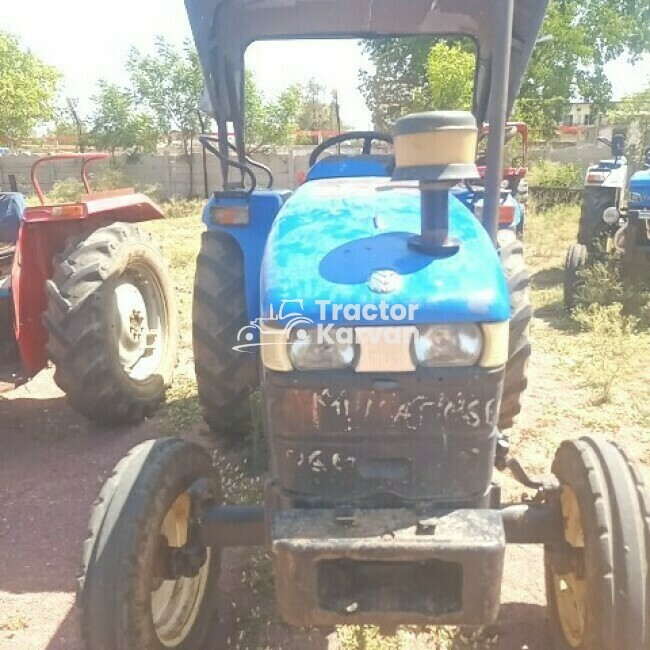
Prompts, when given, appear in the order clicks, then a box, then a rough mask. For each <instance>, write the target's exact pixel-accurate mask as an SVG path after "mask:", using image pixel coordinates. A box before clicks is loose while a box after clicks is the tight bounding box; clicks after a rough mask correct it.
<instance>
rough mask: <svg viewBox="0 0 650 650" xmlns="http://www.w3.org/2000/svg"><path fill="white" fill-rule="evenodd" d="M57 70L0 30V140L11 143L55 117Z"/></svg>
mask: <svg viewBox="0 0 650 650" xmlns="http://www.w3.org/2000/svg"><path fill="white" fill-rule="evenodd" d="M59 79H60V74H59V72H58V71H57V70H56V68H54V67H52V66H49V65H46V64H44V63H43V62H42V61H40V59H38V58H37V57H36V56H35V55H34V54H32V53H31V52H30V51H29V50H26V49H23V48H21V46H20V42H19V40H18V39H17V38H16V37H14V36H12V35H11V34H8V33H6V32H0V144H7V145H14V144H15V143H16V142H17V141H18V140H19V139H20V138H24V137H27V136H29V135H31V133H32V132H33V130H34V129H35V128H36V127H37V126H38V125H39V124H42V123H44V122H47V121H48V120H51V119H52V118H53V117H54V106H55V104H54V99H55V95H56V89H57V83H58V81H59Z"/></svg>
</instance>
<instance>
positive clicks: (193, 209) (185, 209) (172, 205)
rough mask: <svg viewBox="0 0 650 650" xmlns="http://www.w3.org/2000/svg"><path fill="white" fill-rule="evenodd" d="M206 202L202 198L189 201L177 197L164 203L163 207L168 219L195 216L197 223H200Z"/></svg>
mask: <svg viewBox="0 0 650 650" xmlns="http://www.w3.org/2000/svg"><path fill="white" fill-rule="evenodd" d="M204 203H205V201H203V200H202V199H194V200H192V201H187V200H183V199H178V198H175V199H171V200H170V201H166V202H165V203H163V206H162V207H163V211H164V213H165V218H166V219H185V218H186V217H193V218H194V219H195V220H196V223H200V222H201V213H202V211H203V205H204Z"/></svg>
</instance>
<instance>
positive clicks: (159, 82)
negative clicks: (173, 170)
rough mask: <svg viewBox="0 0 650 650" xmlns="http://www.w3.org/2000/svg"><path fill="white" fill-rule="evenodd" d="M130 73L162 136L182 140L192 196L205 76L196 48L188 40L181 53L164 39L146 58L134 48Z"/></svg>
mask: <svg viewBox="0 0 650 650" xmlns="http://www.w3.org/2000/svg"><path fill="white" fill-rule="evenodd" d="M127 69H128V71H129V73H130V75H131V81H132V83H133V87H134V89H135V92H136V95H137V97H138V99H139V101H141V102H142V103H143V104H144V105H145V106H146V107H147V108H148V109H149V110H150V112H151V113H152V114H153V115H154V116H155V118H156V122H157V124H158V128H159V129H160V131H161V132H163V133H167V134H168V137H171V132H172V131H178V132H179V133H180V136H181V142H182V145H183V153H184V155H185V157H186V159H187V161H188V164H189V168H190V192H191V188H192V187H194V159H193V156H192V154H193V153H194V138H196V136H197V134H198V133H199V132H200V128H201V122H200V119H199V113H198V107H199V98H200V97H201V91H202V89H203V73H202V72H201V64H200V63H199V56H198V53H197V51H196V48H195V47H194V44H193V43H192V42H191V41H189V40H186V41H185V42H184V43H183V47H182V48H181V49H180V50H179V49H177V48H176V47H175V46H174V45H172V44H171V43H168V42H167V41H166V40H165V39H164V38H163V37H162V36H158V37H157V38H156V41H155V52H154V54H151V55H144V54H142V53H141V52H139V51H138V50H137V49H135V48H133V49H132V50H131V53H130V55H129V60H128V62H127Z"/></svg>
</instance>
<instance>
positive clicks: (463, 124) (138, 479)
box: [79, 0, 650, 650]
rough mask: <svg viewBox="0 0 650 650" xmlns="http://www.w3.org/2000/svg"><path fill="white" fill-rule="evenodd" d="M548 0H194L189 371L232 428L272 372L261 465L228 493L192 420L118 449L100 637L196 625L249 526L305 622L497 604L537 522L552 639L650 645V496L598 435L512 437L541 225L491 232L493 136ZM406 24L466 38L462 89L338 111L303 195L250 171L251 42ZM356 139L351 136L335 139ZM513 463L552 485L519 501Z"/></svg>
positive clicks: (283, 601) (291, 616)
mask: <svg viewBox="0 0 650 650" xmlns="http://www.w3.org/2000/svg"><path fill="white" fill-rule="evenodd" d="M546 5H547V3H546V0H517V2H514V0H437V1H436V2H433V3H432V2H431V0H414V1H413V2H409V3H404V2H398V1H397V0H287V1H283V2H277V1H276V0H256V1H255V2H247V1H245V0H244V1H237V2H234V1H231V0H186V6H187V9H188V14H189V18H190V23H191V25H192V29H193V32H194V37H195V40H196V43H197V47H198V51H199V56H200V58H201V61H202V65H203V70H204V73H205V77H206V83H207V87H208V90H209V92H210V95H211V100H212V106H213V108H214V112H215V117H216V119H217V125H218V132H219V137H218V141H217V142H216V143H215V142H212V141H210V140H208V139H205V138H204V139H203V144H204V146H206V147H207V148H208V149H209V150H210V151H212V152H213V153H214V154H215V155H216V156H217V157H218V158H219V159H220V161H221V163H222V175H223V187H222V189H220V190H219V191H217V192H216V193H215V195H214V196H213V198H212V199H211V200H210V201H209V202H208V205H207V206H206V210H205V212H204V221H205V222H206V224H207V225H208V230H207V232H205V233H204V234H203V239H202V247H201V252H200V255H199V258H198V260H197V274H196V284H195V295H194V313H193V318H194V330H193V334H194V354H195V363H196V371H197V379H198V383H199V395H200V399H201V403H202V405H203V408H204V411H205V414H206V419H207V421H208V423H209V424H210V427H211V428H212V429H213V430H214V431H215V432H216V433H218V434H222V435H224V434H225V435H230V436H232V435H235V434H237V433H239V435H243V433H244V432H245V430H246V427H247V426H248V425H247V424H246V420H247V419H248V417H249V410H250V407H249V405H248V396H249V393H250V391H251V390H253V389H258V388H259V390H260V391H261V395H262V400H261V404H262V411H263V413H262V416H263V421H264V428H265V433H266V435H267V438H268V441H269V447H270V450H271V468H270V473H269V478H268V481H267V484H266V491H265V497H264V501H263V503H261V504H258V505H247V506H235V505H230V504H224V503H223V497H222V490H221V484H220V480H219V477H218V476H217V475H216V469H215V467H214V466H213V462H212V458H211V456H210V454H209V453H208V451H207V450H206V449H204V448H203V447H202V446H199V445H197V444H194V443H190V442H188V441H184V440H182V439H179V438H165V439H157V440H151V441H148V442H145V443H142V444H141V445H139V446H137V447H135V448H134V449H133V450H132V451H131V452H130V453H129V455H128V456H126V457H125V458H124V459H123V460H122V461H121V462H120V463H119V464H118V465H117V467H116V468H115V471H114V472H113V473H112V474H111V476H110V477H109V479H108V480H107V482H106V484H105V485H104V488H103V490H102V493H101V495H100V498H99V500H98V501H97V504H96V506H95V508H94V511H93V514H92V516H91V521H90V526H89V531H90V534H89V537H88V539H87V540H86V542H85V544H84V551H83V571H82V575H81V578H80V590H79V604H80V606H81V609H82V614H81V621H82V626H83V629H84V631H85V636H86V640H87V643H88V647H89V648H90V650H98V649H101V650H117V649H118V648H138V649H139V650H161V649H162V648H175V649H177V650H195V649H197V648H199V647H201V644H202V643H203V641H204V639H206V638H207V636H208V634H209V630H210V626H211V624H212V623H213V622H214V619H215V617H216V605H217V598H216V595H217V590H218V588H219V587H218V577H219V570H220V565H221V551H222V550H223V549H225V548H228V547H237V546H265V547H267V548H268V549H269V550H270V552H271V555H272V558H273V563H274V568H275V589H276V599H277V604H278V608H279V612H280V614H281V616H282V617H283V619H284V620H285V621H287V622H288V623H290V624H292V625H298V626H311V625H316V626H331V625H337V624H342V623H347V624H352V625H363V624H376V625H386V626H391V627H392V626H396V625H399V624H426V625H430V624H443V625H444V624H451V625H457V624H461V625H482V624H487V623H492V622H494V620H495V619H496V616H497V614H498V611H499V604H500V585H501V579H502V572H503V563H504V556H505V547H506V543H518V544H525V543H528V544H543V545H544V554H545V570H546V582H547V598H548V612H549V619H550V627H551V633H552V638H553V641H554V643H555V646H556V648H557V649H558V650H566V649H567V648H581V649H583V650H587V649H592V650H615V649H619V648H625V649H626V650H647V647H648V642H649V639H650V636H649V633H650V630H648V627H647V617H646V609H647V603H648V602H649V601H648V596H649V594H648V588H647V583H648V577H649V574H648V547H649V545H650V532H649V531H648V526H647V520H646V516H647V512H648V506H647V504H648V497H647V495H646V492H645V488H644V486H643V482H642V479H641V478H640V475H639V473H638V472H637V471H636V469H635V468H634V465H633V463H632V462H631V461H629V459H628V458H627V456H626V455H625V454H624V452H623V451H621V450H620V449H619V448H618V447H616V446H614V445H613V444H611V443H609V442H606V441H604V440H603V439H601V438H599V437H596V436H589V437H584V438H582V439H580V440H572V441H566V442H564V443H563V444H562V445H561V446H560V448H559V449H558V451H557V453H556V456H555V459H554V461H553V466H552V472H553V475H552V476H549V477H546V478H543V479H534V478H531V477H530V476H528V475H527V474H526V472H525V471H524V470H523V468H522V467H521V466H520V465H519V463H518V462H517V461H516V460H515V459H514V458H512V457H511V456H509V455H508V445H507V439H506V437H505V433H504V431H506V430H507V429H508V428H510V427H511V426H512V425H513V420H514V418H515V416H516V415H517V413H518V412H519V410H520V403H521V396H522V394H523V392H524V390H525V388H526V384H527V375H526V368H527V365H528V360H529V357H530V351H531V347H530V342H529V324H530V320H531V316H532V310H531V305H530V301H529V297H528V286H529V282H530V276H529V273H528V271H527V270H526V268H525V265H524V261H523V245H522V243H521V242H520V241H517V239H516V233H515V232H514V231H512V230H509V231H508V230H504V231H501V232H500V231H499V216H500V211H501V207H502V206H501V204H502V194H501V183H502V169H503V147H504V137H505V129H506V121H507V117H508V114H509V111H510V110H511V108H512V105H513V103H514V100H515V97H516V95H517V92H518V89H519V85H520V82H521V79H522V77H523V75H524V72H525V69H526V65H527V63H528V60H529V58H530V55H531V53H532V50H533V47H534V44H535V41H536V38H537V36H538V32H539V29H540V27H541V24H542V20H543V17H544V13H545V9H546ZM414 34H422V35H425V36H432V35H436V34H442V35H444V36H445V37H446V38H448V37H450V36H454V35H462V36H470V37H471V38H473V39H474V40H475V42H476V43H477V57H478V61H477V75H476V88H475V101H474V109H473V112H472V113H469V112H462V111H449V112H432V113H422V114H415V115H408V116H405V117H403V118H401V119H399V120H398V121H397V123H396V124H395V126H394V129H393V133H392V134H390V135H389V134H386V133H381V132H372V131H371V132H360V133H359V132H356V133H351V134H342V135H340V136H337V137H335V138H333V139H331V140H328V141H326V142H324V143H323V144H322V145H319V147H317V149H316V150H315V151H314V152H313V154H312V157H311V161H310V163H311V169H310V172H309V175H308V179H307V182H305V183H304V184H303V185H302V186H301V187H300V188H299V189H298V190H296V192H295V193H291V192H288V191H283V190H275V189H274V188H273V187H272V184H271V183H270V182H269V183H267V184H268V185H269V187H267V188H266V189H258V188H257V177H258V175H261V174H260V172H262V173H263V170H261V169H260V168H259V166H258V167H256V166H255V165H254V164H252V163H251V161H250V160H249V159H247V156H246V154H245V142H244V130H243V105H244V103H243V97H242V93H243V79H244V51H245V50H246V47H247V46H248V45H249V44H250V43H251V42H253V41H255V40H259V39H271V38H292V37H293V38H298V37H312V38H318V37H344V36H347V37H350V38H372V37H381V36H391V37H396V36H400V35H404V36H407V35H408V36H412V35H414ZM488 115H489V123H490V133H489V141H488V146H487V156H486V158H487V159H486V176H485V182H484V189H483V191H482V192H481V197H480V198H482V199H483V206H482V210H479V211H477V210H476V203H477V202H478V200H479V198H478V197H477V192H476V191H475V190H474V187H473V182H474V181H476V180H477V179H478V177H479V173H478V170H477V166H476V150H477V140H478V132H479V129H478V126H477V125H479V124H483V123H484V122H485V121H488V120H487V119H486V118H487V117H488ZM229 123H232V125H233V128H234V133H235V142H234V143H230V142H229V141H228V132H229ZM347 139H349V140H352V141H353V142H359V141H360V142H362V143H363V144H362V147H361V151H360V153H359V154H358V155H348V156H341V155H331V156H329V157H325V158H321V157H320V156H321V154H324V153H325V151H326V149H328V148H329V147H332V146H336V145H337V144H340V143H341V142H342V141H345V140H347ZM375 141H380V142H382V143H383V144H384V145H385V144H392V146H393V152H392V153H374V152H373V146H372V145H373V142H375ZM215 145H216V146H215ZM231 146H232V147H234V150H235V151H234V153H235V155H234V156H232V155H231ZM233 171H235V172H236V178H235V179H234V180H232V179H231V177H232V172H233ZM268 180H269V181H270V180H271V179H270V178H269V179H268ZM251 350H258V351H259V354H254V353H251V352H250V351H251ZM495 466H496V467H497V468H498V469H502V470H505V469H509V470H510V471H511V472H512V473H513V475H514V476H515V478H517V479H518V480H519V481H520V482H521V483H523V484H524V485H525V486H526V487H528V488H530V489H532V490H533V491H534V493H535V496H534V498H533V499H532V500H527V501H522V502H520V503H502V502H501V492H500V488H499V486H498V485H497V484H496V483H495V481H494V476H493V470H494V468H495Z"/></svg>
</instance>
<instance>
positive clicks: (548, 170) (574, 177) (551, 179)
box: [527, 160, 582, 189]
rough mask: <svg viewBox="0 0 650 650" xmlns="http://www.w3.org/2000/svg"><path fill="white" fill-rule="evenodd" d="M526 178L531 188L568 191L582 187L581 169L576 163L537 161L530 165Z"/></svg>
mask: <svg viewBox="0 0 650 650" xmlns="http://www.w3.org/2000/svg"><path fill="white" fill-rule="evenodd" d="M527 178H528V184H529V185H531V186H533V187H558V188H566V189H568V188H574V187H580V186H581V185H582V169H581V167H580V165H579V164H577V163H559V162H553V161H552V160H538V161H536V162H535V163H534V164H533V165H532V167H531V169H530V171H529V172H528V176H527Z"/></svg>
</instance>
